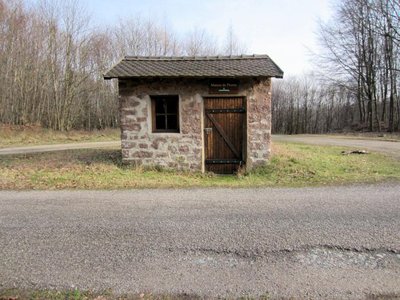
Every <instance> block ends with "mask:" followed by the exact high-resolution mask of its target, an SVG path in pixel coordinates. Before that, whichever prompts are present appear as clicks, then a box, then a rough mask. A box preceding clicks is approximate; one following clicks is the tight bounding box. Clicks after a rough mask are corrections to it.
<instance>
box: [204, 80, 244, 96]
mask: <svg viewBox="0 0 400 300" xmlns="http://www.w3.org/2000/svg"><path fill="white" fill-rule="evenodd" d="M209 93H210V94H237V93H239V81H238V80H223V79H221V80H211V81H210V84H209Z"/></svg>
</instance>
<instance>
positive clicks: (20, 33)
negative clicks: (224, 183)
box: [0, 0, 400, 134]
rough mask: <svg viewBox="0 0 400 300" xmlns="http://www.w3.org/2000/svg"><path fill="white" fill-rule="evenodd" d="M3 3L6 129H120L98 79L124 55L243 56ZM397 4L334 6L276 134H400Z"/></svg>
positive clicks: (291, 89)
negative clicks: (309, 70)
mask: <svg viewBox="0 0 400 300" xmlns="http://www.w3.org/2000/svg"><path fill="white" fill-rule="evenodd" d="M34 3H35V4H33V5H30V6H28V5H26V3H25V2H24V1H23V0H0V41H1V43H0V68H1V72H0V123H7V124H17V125H26V124H39V125H41V126H43V127H47V128H52V129H56V130H70V129H89V130H90V129H95V128H97V129H100V128H106V127H116V126H118V122H119V120H118V98H117V89H116V86H115V82H111V81H104V80H103V78H102V74H104V73H105V72H106V70H107V69H108V68H109V67H110V66H112V65H113V64H114V63H116V62H117V61H118V60H119V59H120V58H121V57H123V56H124V55H144V56H146V55H155V56H171V55H190V56H193V55H219V54H221V55H222V54H228V55H234V54H243V53H244V52H245V51H246V48H245V45H244V44H243V43H241V42H240V41H239V39H238V38H237V37H236V35H235V33H234V31H233V28H232V26H231V27H229V28H228V30H227V35H226V39H225V40H224V41H223V43H222V44H218V42H217V40H216V39H215V38H214V37H213V36H212V35H211V34H210V33H208V32H207V31H205V30H204V29H201V28H194V29H193V30H191V31H188V32H187V33H186V34H184V35H179V34H178V33H177V32H176V31H174V30H173V29H172V28H170V26H168V25H167V24H165V23H162V22H158V21H154V19H150V18H149V19H146V18H143V17H140V16H133V17H131V18H129V19H121V20H120V21H119V22H117V23H116V24H115V25H113V26H109V27H108V28H103V27H98V26H94V25H93V23H91V21H90V18H89V17H88V13H87V12H85V10H84V8H83V7H82V6H81V2H79V1H78V0H65V1H62V0H39V1H37V2H34ZM399 28H400V1H399V0H337V2H336V6H335V8H334V15H333V18H332V19H331V20H329V21H327V22H320V26H319V31H318V41H319V44H320V51H319V52H318V53H317V54H315V55H314V58H313V60H314V61H315V62H316V65H315V68H314V71H313V72H312V73H310V74H305V75H303V76H297V77H290V78H285V79H284V80H276V81H275V82H274V84H273V92H272V97H273V99H272V110H273V115H272V116H273V117H272V120H273V132H276V133H289V134H293V133H324V132H330V131H338V130H344V129H348V130H369V131H390V132H393V131H399V130H400V99H399V95H398V92H399V82H400V76H399V72H400V55H399V47H400V30H399Z"/></svg>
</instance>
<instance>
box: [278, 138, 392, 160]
mask: <svg viewBox="0 0 400 300" xmlns="http://www.w3.org/2000/svg"><path fill="white" fill-rule="evenodd" d="M272 140H273V141H278V142H297V143H305V144H316V145H328V146H346V147H352V148H355V149H362V150H370V151H376V152H382V153H385V154H388V155H390V156H392V157H395V158H397V159H400V142H394V141H381V140H376V139H375V140H374V139H360V138H351V137H336V136H329V135H307V134H299V135H273V136H272Z"/></svg>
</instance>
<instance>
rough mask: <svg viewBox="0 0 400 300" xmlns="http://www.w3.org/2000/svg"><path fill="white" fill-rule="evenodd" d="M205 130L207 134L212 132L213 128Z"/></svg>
mask: <svg viewBox="0 0 400 300" xmlns="http://www.w3.org/2000/svg"><path fill="white" fill-rule="evenodd" d="M204 132H205V133H206V134H210V133H211V132H212V128H204Z"/></svg>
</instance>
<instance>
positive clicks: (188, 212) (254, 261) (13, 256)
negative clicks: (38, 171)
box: [0, 183, 400, 299]
mask: <svg viewBox="0 0 400 300" xmlns="http://www.w3.org/2000/svg"><path fill="white" fill-rule="evenodd" d="M0 245H1V247H0V289H5V288H11V287H19V288H33V289H36V288H58V289H70V288H80V289H84V290H86V289H94V290H104V289H108V288H110V289H112V290H113V291H114V292H115V293H136V292H153V293H168V294H170V293H172V294H175V293H188V294H190V295H199V296H203V297H207V298H209V297H217V296H222V297H239V296H259V295H267V294H268V295H269V296H271V298H278V297H294V298H308V299H310V298H311V299H317V298H318V299H319V298H328V299H332V298H341V299H343V298H356V299H359V298H365V297H369V296H371V295H380V296H386V297H394V296H396V295H397V296H400V184H398V183H392V184H389V183H386V184H380V185H360V186H346V187H324V188H300V189H187V190H127V191H43V192H41V191H26V192H13V191H0Z"/></svg>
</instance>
